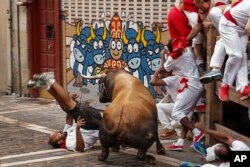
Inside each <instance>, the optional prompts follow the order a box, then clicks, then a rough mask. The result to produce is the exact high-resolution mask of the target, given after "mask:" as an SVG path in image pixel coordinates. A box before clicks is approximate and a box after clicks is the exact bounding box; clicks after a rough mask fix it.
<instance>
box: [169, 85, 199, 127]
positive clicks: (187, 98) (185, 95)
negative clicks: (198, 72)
mask: <svg viewBox="0 0 250 167" xmlns="http://www.w3.org/2000/svg"><path fill="white" fill-rule="evenodd" d="M188 82H200V81H199V80H198V81H192V80H190V81H188ZM191 85H192V84H188V88H185V89H184V90H183V91H182V92H181V93H178V94H177V97H176V102H175V105H174V108H173V112H172V117H173V119H174V120H175V121H177V122H179V123H180V120H181V119H182V118H184V117H186V116H188V115H189V114H193V111H194V108H195V106H196V103H197V101H198V100H199V98H200V97H201V95H202V91H203V87H202V85H201V84H200V83H199V84H197V85H200V86H197V87H194V86H191Z"/></svg>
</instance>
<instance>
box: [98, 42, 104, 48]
mask: <svg viewBox="0 0 250 167" xmlns="http://www.w3.org/2000/svg"><path fill="white" fill-rule="evenodd" d="M102 48H103V42H102V41H99V49H102Z"/></svg>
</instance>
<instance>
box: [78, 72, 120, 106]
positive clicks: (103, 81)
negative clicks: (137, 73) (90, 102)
mask: <svg viewBox="0 0 250 167" xmlns="http://www.w3.org/2000/svg"><path fill="white" fill-rule="evenodd" d="M117 71H118V70H105V71H104V72H103V73H102V74H98V75H95V76H86V75H83V74H81V76H82V77H83V78H86V79H99V93H100V94H99V101H100V102H101V103H107V102H111V101H112V95H113V89H114V75H115V74H116V72H117Z"/></svg>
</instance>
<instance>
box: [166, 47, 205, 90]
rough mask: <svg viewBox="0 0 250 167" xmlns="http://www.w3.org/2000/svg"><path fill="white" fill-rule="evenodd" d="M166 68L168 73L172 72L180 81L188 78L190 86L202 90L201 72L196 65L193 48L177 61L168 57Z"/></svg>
mask: <svg viewBox="0 0 250 167" xmlns="http://www.w3.org/2000/svg"><path fill="white" fill-rule="evenodd" d="M164 68H165V70H166V71H167V72H171V71H172V73H173V74H174V75H175V76H177V77H178V78H179V79H180V80H181V79H182V78H187V79H188V85H189V86H192V87H195V88H202V84H201V83H200V80H199V72H198V69H197V66H196V64H195V56H194V53H193V51H192V50H191V47H187V48H186V52H184V53H183V54H182V55H181V56H180V57H178V58H177V59H172V57H171V56H168V59H167V61H166V62H165V63H164Z"/></svg>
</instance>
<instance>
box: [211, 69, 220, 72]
mask: <svg viewBox="0 0 250 167" xmlns="http://www.w3.org/2000/svg"><path fill="white" fill-rule="evenodd" d="M212 71H218V72H220V69H219V68H213V69H212Z"/></svg>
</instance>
